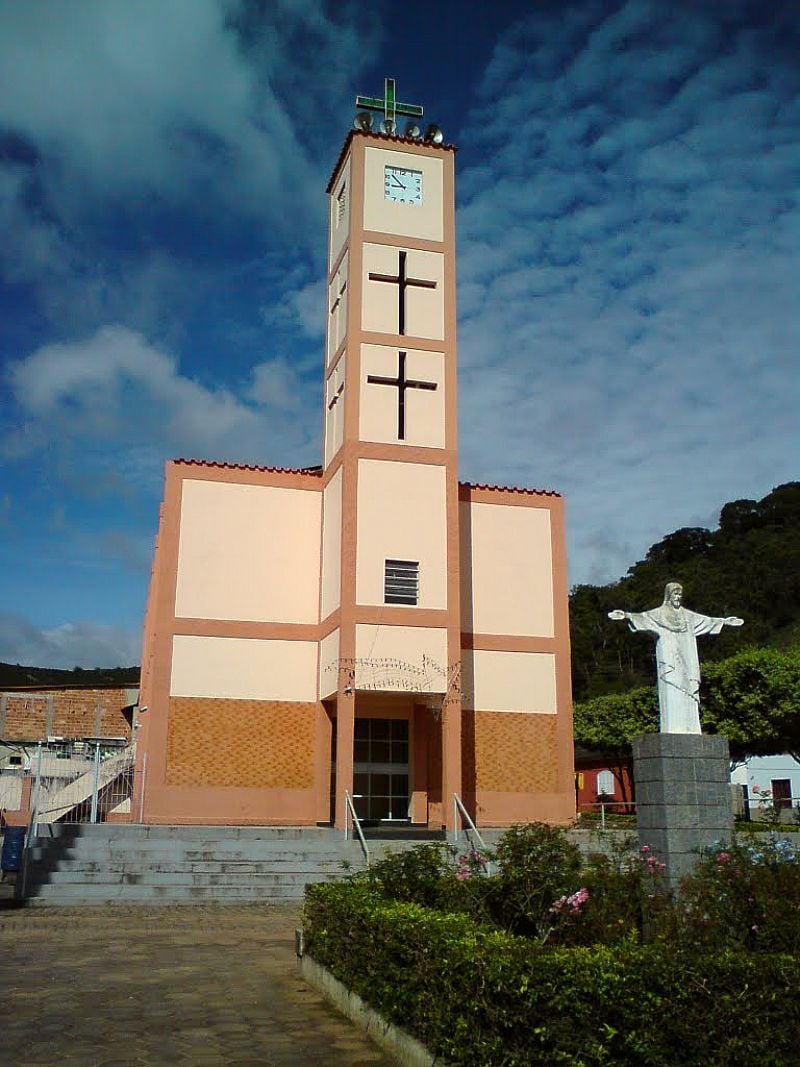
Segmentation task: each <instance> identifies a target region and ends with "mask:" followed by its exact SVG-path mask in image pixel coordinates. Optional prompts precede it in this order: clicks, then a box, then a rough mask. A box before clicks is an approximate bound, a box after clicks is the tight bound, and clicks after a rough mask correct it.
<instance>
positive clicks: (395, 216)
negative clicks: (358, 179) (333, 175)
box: [364, 148, 444, 241]
mask: <svg viewBox="0 0 800 1067" xmlns="http://www.w3.org/2000/svg"><path fill="white" fill-rule="evenodd" d="M387 166H390V167H405V168H406V169H408V170H417V171H421V172H422V196H423V202H422V203H421V204H397V203H394V202H393V201H391V200H387V199H386V198H385V196H384V191H383V189H384V185H383V182H384V170H385V167H387ZM364 171H365V173H364V229H365V230H375V231H376V232H378V233H396V234H403V235H404V236H408V237H422V238H427V239H428V240H429V241H441V240H442V239H443V234H444V216H443V212H442V179H443V174H444V170H443V166H442V161H441V159H436V158H434V157H432V156H418V155H412V154H411V153H410V152H391V151H387V150H386V149H384V148H367V149H366V152H365V154H364Z"/></svg>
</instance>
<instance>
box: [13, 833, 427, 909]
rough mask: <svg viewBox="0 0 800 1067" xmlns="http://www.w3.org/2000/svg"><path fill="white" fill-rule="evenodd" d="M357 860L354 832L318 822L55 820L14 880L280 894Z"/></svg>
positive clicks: (36, 888) (190, 897) (44, 886)
mask: <svg viewBox="0 0 800 1067" xmlns="http://www.w3.org/2000/svg"><path fill="white" fill-rule="evenodd" d="M413 843H414V842H402V841H396V842H392V843H390V844H386V843H381V845H377V843H376V845H375V847H373V846H372V845H371V846H370V854H371V856H373V857H376V856H377V855H380V854H382V853H385V852H386V851H388V850H391V851H396V850H397V849H398V848H403V847H408V846H409V845H411V844H413ZM364 867H365V860H364V853H363V852H362V850H361V846H360V844H359V843H358V841H353V840H349V841H345V839H344V835H343V834H342V832H341V831H339V830H331V829H326V828H318V827H308V828H305V827H302V828H298V827H286V828H283V827H281V828H273V827H249V826H140V825H135V824H125V823H97V824H91V823H78V824H74V823H73V824H66V823H56V824H53V825H49V826H41V827H40V828H39V836H38V837H37V839H36V841H35V843H34V844H33V847H32V848H31V849H30V850H29V852H28V862H27V871H26V874H25V878H24V879H23V878H21V877H20V878H18V881H17V888H18V892H19V893H20V895H23V894H24V896H25V897H26V898H27V900H28V902H29V903H32V904H33V903H42V904H44V903H47V904H60V905H61V904H69V905H71V904H103V903H112V902H115V903H120V904H135V903H147V904H154V903H159V902H162V903H165V904H191V903H205V902H209V901H218V902H220V903H226V902H227V903H234V902H236V903H244V902H247V901H265V902H266V901H287V900H299V899H302V896H303V893H304V891H305V887H306V885H307V884H309V883H310V882H325V881H330V880H332V879H335V878H341V877H343V876H344V875H346V874H348V873H350V872H351V871H357V870H363V869H364ZM23 882H24V887H23Z"/></svg>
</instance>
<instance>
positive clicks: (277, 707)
mask: <svg viewBox="0 0 800 1067" xmlns="http://www.w3.org/2000/svg"><path fill="white" fill-rule="evenodd" d="M316 708H317V706H316V704H311V703H292V702H288V701H273V700H218V699H211V698H205V697H173V698H172V699H171V700H170V703H169V732H168V737H167V771H166V784H167V785H168V786H194V787H197V786H201V787H202V786H206V787H207V786H212V787H213V786H217V787H220V786H238V787H245V788H256V789H312V788H313V786H314V728H315V717H316Z"/></svg>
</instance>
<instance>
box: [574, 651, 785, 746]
mask: <svg viewBox="0 0 800 1067" xmlns="http://www.w3.org/2000/svg"><path fill="white" fill-rule="evenodd" d="M703 670H704V673H703V679H702V684H701V689H700V705H701V718H702V721H703V730H704V732H705V733H716V734H722V735H723V736H724V737H727V738H728V741H729V742H730V746H731V755H732V756H733V758H734V759H741V758H744V757H745V756H763V755H770V754H774V753H779V752H791V753H793V754H797V755H798V756H800V648H791V649H783V650H778V649H772V648H754V649H746V650H745V651H743V652H740V653H738V654H737V655H735V656H731V657H729V658H728V659H726V660H722V661H721V662H719V663H707V664H706V665H705V667H704V669H703ZM657 729H658V696H657V693H656V689H655V686H649V687H646V688H640V689H631V690H629V691H628V692H627V693H615V694H609V695H606V696H602V697H595V698H594V699H592V700H586V701H583V702H581V703H578V704H576V705H575V708H574V732H575V742H576V744H579V745H583V746H584V747H586V748H590V749H598V750H600V751H603V752H605V753H607V754H608V755H609V756H612V757H617V758H620V759H622V758H624V757H626V756H629V755H630V749H631V740H632V739H633V738H634V737H636V736H637V735H638V734H643V733H650V732H652V731H654V730H657Z"/></svg>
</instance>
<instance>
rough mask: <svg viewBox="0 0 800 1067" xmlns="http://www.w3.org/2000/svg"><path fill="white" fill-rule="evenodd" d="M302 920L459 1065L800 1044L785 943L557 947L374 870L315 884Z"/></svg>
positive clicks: (799, 976) (672, 1061)
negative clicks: (763, 947)
mask: <svg viewBox="0 0 800 1067" xmlns="http://www.w3.org/2000/svg"><path fill="white" fill-rule="evenodd" d="M304 926H305V940H306V951H307V952H308V953H309V954H310V955H311V956H312V957H313V958H314V959H316V960H317V961H318V962H319V963H321V964H322V965H323V966H325V967H327V968H328V969H329V970H330V971H332V973H333V974H334V975H335V977H336V978H338V979H339V980H340V981H341V982H343V983H344V984H345V985H346V986H347V987H349V988H350V989H352V990H354V991H355V992H356V993H358V994H359V995H360V996H362V997H363V998H364V999H365V1000H366V1001H367V1002H368V1003H369V1004H370V1005H372V1006H373V1007H374V1008H375V1009H376V1010H377V1011H379V1012H380V1013H381V1014H382V1015H383V1016H384V1017H386V1018H388V1019H390V1020H392V1021H394V1022H395V1023H397V1024H398V1025H400V1026H402V1027H403V1028H405V1029H407V1030H410V1031H411V1032H412V1033H414V1034H415V1035H416V1036H417V1037H418V1038H419V1039H420V1040H421V1041H423V1042H424V1044H425V1045H426V1046H427V1047H428V1048H429V1049H430V1050H431V1052H433V1053H435V1054H436V1055H439V1056H442V1057H443V1058H444V1059H445V1060H447V1061H448V1062H450V1063H453V1064H468V1065H469V1067H482V1065H487V1067H488V1065H492V1067H493V1065H498V1067H499V1065H502V1067H515V1065H520V1067H521V1065H525V1064H548V1065H551V1064H570V1065H573V1067H594V1065H608V1064H617V1065H621V1067H625V1065H631V1067H633V1065H635V1067H668V1065H669V1067H673V1065H681V1064H686V1065H689V1064H698V1063H705V1064H709V1065H712V1067H713V1065H723V1064H730V1065H733V1064H756V1063H758V1064H759V1065H760V1067H784V1065H785V1064H787V1063H792V1062H794V1059H793V1057H795V1056H796V1052H797V1048H798V1045H799V1044H800V1017H799V1016H798V1013H797V1011H796V990H797V988H798V982H799V981H800V963H798V960H797V958H796V957H791V956H788V955H778V954H754V953H743V952H721V953H720V952H716V953H698V952H696V951H693V950H691V949H686V948H683V947H676V946H674V945H672V944H669V943H666V942H659V943H654V944H650V945H641V944H636V943H633V942H631V941H622V942H621V943H619V944H617V945H614V946H605V945H596V946H593V947H581V948H558V947H554V948H551V947H549V946H542V945H540V944H538V943H536V942H531V941H530V940H528V939H526V938H522V937H516V936H514V935H512V934H509V933H506V932H504V931H501V930H495V929H492V928H490V927H488V926H486V925H483V924H479V923H476V922H475V921H474V919H473V918H472V917H471V916H469V915H458V914H448V913H446V912H442V911H438V910H436V909H433V908H424V907H422V906H421V905H419V904H414V903H400V902H397V901H394V900H391V899H389V898H387V896H385V895H384V894H383V893H381V892H380V890H379V888H378V887H377V886H376V885H375V884H374V883H372V884H370V883H369V882H364V881H355V882H346V883H339V884H335V883H334V884H328V885H324V886H312V887H310V889H309V891H308V895H307V898H306V908H305V919H304Z"/></svg>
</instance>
